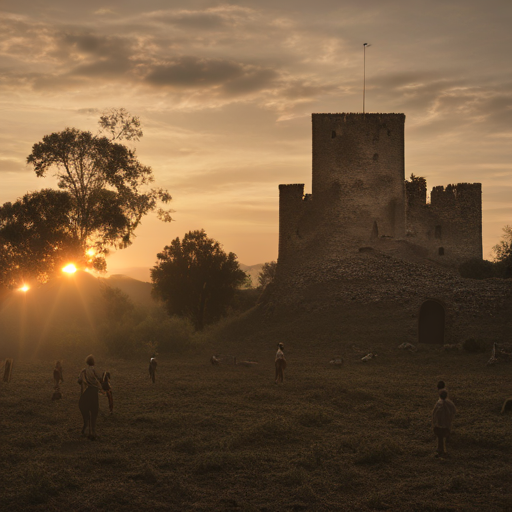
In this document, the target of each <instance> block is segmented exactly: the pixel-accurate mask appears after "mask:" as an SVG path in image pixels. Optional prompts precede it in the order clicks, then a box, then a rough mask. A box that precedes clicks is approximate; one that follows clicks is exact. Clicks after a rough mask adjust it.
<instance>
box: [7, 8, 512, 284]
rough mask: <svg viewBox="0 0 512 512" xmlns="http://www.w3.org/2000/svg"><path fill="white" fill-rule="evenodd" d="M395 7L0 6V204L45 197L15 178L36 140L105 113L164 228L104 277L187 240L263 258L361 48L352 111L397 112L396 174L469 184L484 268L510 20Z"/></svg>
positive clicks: (346, 108)
mask: <svg viewBox="0 0 512 512" xmlns="http://www.w3.org/2000/svg"><path fill="white" fill-rule="evenodd" d="M393 5H394V6H395V8H392V9H390V8H388V6H387V5H382V4H381V3H379V2H376V1H371V2H369V3H367V4H365V8H364V9H361V8H360V7H359V6H358V4H356V3H355V2H347V3H344V4H343V5H339V3H338V2H335V1H333V0H331V1H329V0H323V1H321V2H320V3H315V6H313V5H310V4H309V3H308V2H299V3H297V2H289V1H288V0H280V1H278V2H277V3H270V2H258V3H256V2H251V1H249V0H248V1H244V2H242V3H237V5H234V4H230V3H211V2H204V1H192V2H180V1H179V2H173V4H172V6H171V7H169V5H168V4H167V3H164V2H161V1H158V0H152V1H149V2H146V3H145V4H144V6H140V5H138V4H137V3H136V2H131V1H129V2H123V3H120V2H113V3H111V4H110V6H109V7H105V6H104V5H103V4H102V3H101V2H96V1H94V2H91V3H89V4H88V5H87V6H86V5H69V4H67V3H64V2H62V1H61V0H53V1H51V2H48V3H45V4H44V5H42V4H37V3H35V2H22V3H20V2H14V1H13V0H6V1H5V2H4V4H3V8H2V9H3V10H2V11H1V21H2V25H3V28H4V30H3V31H2V36H0V37H2V45H1V46H0V48H1V49H0V57H1V60H0V63H1V64H0V65H1V66H2V70H3V71H2V73H3V76H4V80H3V81H2V82H1V84H0V90H1V91H2V99H1V100H0V102H1V107H2V111H3V117H4V123H2V127H0V141H1V143H0V172H1V173H2V177H3V187H2V190H1V191H0V202H2V203H4V202H8V201H15V200H16V199H17V198H19V197H21V196H22V195H23V194H25V193H27V192H29V191H34V190H40V189H42V188H48V187H54V186H55V179H54V178H50V177H48V178H45V179H39V178H37V177H36V176H35V173H34V172H33V170H32V169H31V168H29V167H28V166H27V165H26V164H25V160H26V157H27V155H28V154H29V153H30V150H31V148H32V145H33V144H35V143H37V142H39V141H40V140H41V139H42V137H43V136H44V135H47V134H49V133H52V132H55V131H61V130H63V129H64V128H66V127H68V126H70V127H75V128H78V129H81V130H90V131H92V132H93V133H95V132H97V120H98V117H99V114H100V112H101V111H102V110H104V109H106V108H110V107H117V108H120V107H123V108H126V109H127V110H128V111H129V112H130V113H131V114H133V115H136V116H139V117H140V119H141V121H142V123H143V129H144V137H143V138H142V139H141V141H140V142H138V143H137V144H136V145H135V146H136V148H137V153H138V155H139V158H140V161H141V162H142V163H143V164H146V165H150V166H151V167H152V168H153V171H154V173H155V177H156V183H155V184H156V185H157V186H162V187H164V188H167V189H168V190H169V192H170V193H171V195H172V196H173V200H172V202H171V203H170V207H171V208H172V209H173V210H175V213H174V214H173V218H174V219H175V221H174V222H171V223H170V224H162V223H161V222H160V221H158V220H157V219H156V218H155V217H154V216H148V217H146V218H144V219H143V221H142V224H141V225H140V226H139V228H138V229H137V231H136V238H135V240H134V243H133V245H132V246H130V247H129V248H127V249H124V250H120V251H117V252H115V253H112V255H111V256H110V257H109V258H108V261H107V262H108V271H109V273H111V274H115V273H119V270H120V269H134V268H139V269H140V268H147V269H149V268H151V267H152V266H154V265H155V263H156V254H157V253H158V252H159V251H161V250H162V249H163V247H164V246H165V245H168V244H170V242H171V241H172V240H173V239H175V238H177V237H179V238H180V239H181V238H182V237H183V235H184V234H185V233H186V232H188V231H191V230H195V229H205V231H206V233H207V234H208V236H210V237H212V238H214V239H216V240H218V241H219V242H220V243H221V244H222V245H223V247H224V249H225V250H226V252H234V253H235V254H236V255H237V256H238V260H239V261H240V262H244V264H246V265H249V266H251V265H254V264H257V263H262V262H267V261H272V260H276V259H277V249H278V201H279V199H278V185H279V184H285V183H304V184H305V191H306V192H308V193H309V192H310V191H311V129H310V123H311V121H310V115H311V113H312V112H359V111H361V110H362V85H363V43H364V42H365V41H366V42H368V43H369V44H371V47H368V49H367V50H366V98H365V101H366V110H367V112H368V113H371V112H375V111H379V112H404V113H405V115H406V118H407V120H406V125H405V134H406V144H405V158H406V175H405V177H406V178H408V176H409V175H410V174H411V173H414V174H415V175H416V176H423V177H425V178H426V179H427V186H428V190H431V189H432V187H434V186H439V185H443V186H446V185H448V184H449V183H458V182H480V183H482V189H483V245H484V252H483V257H484V259H490V258H491V249H492V247H493V246H494V245H495V244H497V243H498V242H499V241H500V239H501V235H502V231H501V230H502V228H503V227H504V226H505V225H507V224H510V223H511V221H510V219H511V218H512V204H511V202H510V197H511V192H512V168H511V161H512V145H511V144H510V140H511V139H512V132H511V130H510V126H511V124H510V122H511V121H512V95H511V93H510V83H512V76H511V71H510V66H509V60H510V57H509V55H508V51H507V48H508V45H507V43H509V42H510V37H511V36H510V30H509V27H508V23H507V19H508V18H509V17H507V16H506V14H507V13H509V14H510V13H511V11H512V8H511V6H510V4H508V3H505V2H502V1H494V2H491V4H486V5H485V6H484V5H481V4H480V3H478V2H469V3H468V2H462V1H458V2H456V3H455V4H451V5H450V6H447V5H444V4H443V3H436V4H435V5H434V6H430V5H429V6H425V7H419V8H418V7H416V8H415V10H412V9H411V8H410V5H409V4H408V3H406V2H405V1H402V0H400V1H397V2H395V3H394V4H393ZM77 20H78V21H77ZM490 33H492V38H491V37H489V34H490ZM418 56H421V58H418Z"/></svg>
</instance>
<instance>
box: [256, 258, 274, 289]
mask: <svg viewBox="0 0 512 512" xmlns="http://www.w3.org/2000/svg"><path fill="white" fill-rule="evenodd" d="M276 270H277V261H269V262H267V263H264V264H263V267H261V271H260V273H259V274H258V286H259V288H265V287H266V286H267V285H268V284H270V283H271V282H272V281H273V280H274V277H275V276H276Z"/></svg>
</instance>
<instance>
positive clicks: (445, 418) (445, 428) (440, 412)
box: [432, 388, 457, 457]
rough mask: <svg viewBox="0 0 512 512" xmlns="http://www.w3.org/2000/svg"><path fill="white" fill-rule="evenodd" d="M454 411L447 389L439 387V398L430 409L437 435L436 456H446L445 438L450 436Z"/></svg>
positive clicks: (455, 410)
mask: <svg viewBox="0 0 512 512" xmlns="http://www.w3.org/2000/svg"><path fill="white" fill-rule="evenodd" d="M456 412H457V409H456V408H455V404H454V403H453V402H452V401H451V400H449V399H448V391H446V389H445V388H443V389H441V391H440V392H439V400H438V401H437V403H436V405H435V406H434V410H433V411H432V426H433V427H434V434H435V435H436V436H437V454H436V457H444V456H446V439H447V438H448V437H449V436H450V432H451V429H452V423H453V419H454V418H455V413H456Z"/></svg>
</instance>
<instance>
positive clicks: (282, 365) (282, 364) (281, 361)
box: [276, 343, 286, 384]
mask: <svg viewBox="0 0 512 512" xmlns="http://www.w3.org/2000/svg"><path fill="white" fill-rule="evenodd" d="M283 350H284V345H283V344H282V343H279V344H278V345H277V353H276V384H279V383H280V382H283V380H284V370H285V369H286V359H285V358H284V352H283Z"/></svg>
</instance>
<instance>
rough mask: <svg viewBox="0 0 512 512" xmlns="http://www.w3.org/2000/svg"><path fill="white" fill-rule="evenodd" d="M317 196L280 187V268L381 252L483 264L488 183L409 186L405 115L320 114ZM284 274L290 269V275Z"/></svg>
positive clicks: (316, 118)
mask: <svg viewBox="0 0 512 512" xmlns="http://www.w3.org/2000/svg"><path fill="white" fill-rule="evenodd" d="M312 126H313V176H312V194H304V185H303V184H293V185H279V193H280V194H279V259H278V261H279V267H280V268H281V269H283V267H288V268H291V267H294V268H296V267H297V266H302V265H311V264H312V263H313V262H314V260H317V259H318V258H323V257H327V258H329V257H333V256H340V257H344V256H350V255H353V254H355V253H358V252H360V251H365V250H370V248H374V249H378V250H381V251H383V252H387V253H391V254H393V255H394V256H397V257H400V258H403V259H407V258H409V257H411V256H414V257H415V258H418V257H420V258H425V259H429V260H435V261H437V262H439V263H442V264H444V265H447V266H456V265H458V264H460V263H461V262H462V261H464V260H467V259H469V258H480V259H481V258H482V198H481V196H482V190H481V184H480V183H458V184H456V185H448V186H447V187H446V188H445V187H442V186H437V187H434V188H433V189H432V192H431V195H430V203H427V187H426V182H425V180H424V179H422V178H413V179H411V181H407V182H406V181H405V162H404V126H405V115H404V114H313V115H312ZM283 270H284V269H283Z"/></svg>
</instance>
